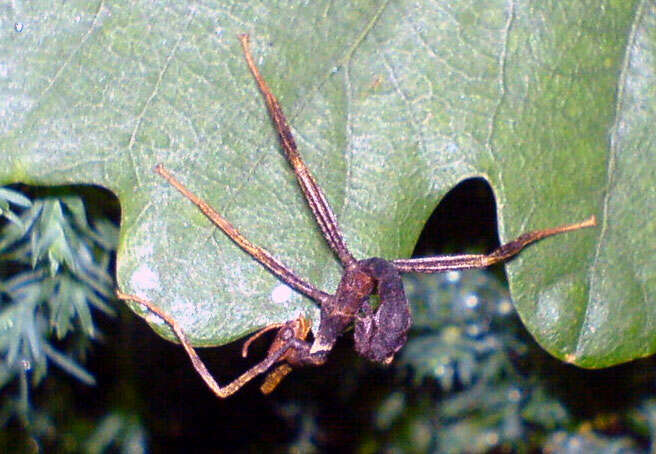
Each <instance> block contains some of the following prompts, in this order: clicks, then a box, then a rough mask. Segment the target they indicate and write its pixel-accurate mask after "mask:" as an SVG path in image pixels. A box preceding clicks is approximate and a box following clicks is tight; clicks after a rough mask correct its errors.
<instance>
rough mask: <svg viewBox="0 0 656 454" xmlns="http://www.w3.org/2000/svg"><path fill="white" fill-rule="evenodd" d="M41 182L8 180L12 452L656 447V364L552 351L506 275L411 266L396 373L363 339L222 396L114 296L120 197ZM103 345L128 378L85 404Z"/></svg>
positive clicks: (1, 235) (4, 364)
mask: <svg viewBox="0 0 656 454" xmlns="http://www.w3.org/2000/svg"><path fill="white" fill-rule="evenodd" d="M30 191H31V195H30V197H26V196H25V195H23V193H22V192H21V191H19V190H17V189H7V188H5V189H0V215H1V216H2V217H3V219H2V220H0V355H1V360H0V392H1V394H0V425H1V426H0V427H2V431H1V432H0V449H2V448H4V449H2V450H4V451H9V450H12V451H28V450H29V451H37V450H39V449H44V446H45V447H47V448H50V450H57V451H59V452H79V451H84V452H93V453H100V452H107V451H112V452H113V451H117V450H120V451H121V452H144V451H147V450H153V451H159V450H162V449H163V448H165V447H169V446H170V445H169V444H168V443H170V442H171V440H174V441H178V442H179V443H180V445H181V446H186V447H188V446H189V443H194V445H193V446H194V447H196V448H199V449H198V450H203V449H200V448H201V447H204V448H205V449H207V450H211V451H230V450H240V451H252V450H257V449H267V450H269V451H277V452H303V453H305V452H321V451H324V450H334V449H337V448H341V449H348V450H349V451H355V452H360V453H377V452H386V453H396V452H399V453H402V452H410V453H428V452H444V453H460V452H470V453H483V452H534V451H539V450H541V451H544V452H553V453H556V452H558V453H577V452H603V453H634V452H635V453H638V452H656V450H655V449H656V445H654V443H655V441H654V440H656V392H655V390H654V381H655V380H656V368H655V367H654V364H655V363H654V360H643V361H641V362H636V363H633V364H631V365H625V366H619V367H616V368H613V369H609V370H608V371H599V372H589V371H582V370H580V369H576V368H574V367H571V366H568V365H565V364H563V363H561V362H559V361H557V360H555V359H553V358H551V357H549V356H548V355H547V354H546V353H544V352H543V351H542V350H541V349H540V348H539V347H538V346H537V345H535V343H534V342H533V340H532V339H531V338H530V337H529V336H528V335H527V334H526V331H525V330H524V328H523V327H522V325H521V323H520V321H519V320H518V318H517V316H516V315H515V312H514V310H513V306H512V302H511V300H510V297H509V295H508V291H507V289H506V287H505V285H504V284H503V283H502V282H501V280H499V279H498V277H497V274H495V273H494V272H489V271H468V272H450V273H445V274H440V275H409V276H406V277H405V282H406V291H407V293H408V296H409V298H410V301H411V304H412V308H413V316H414V320H415V324H414V327H413V330H412V332H411V335H410V338H409V341H408V344H407V345H406V347H405V348H404V349H403V350H402V351H401V352H400V354H399V355H398V356H397V359H396V361H395V362H394V364H393V366H392V367H390V368H388V369H381V368H379V367H376V366H373V365H371V364H369V363H367V362H366V361H363V360H361V359H360V358H357V357H356V356H355V354H354V353H353V351H352V348H351V347H350V346H349V345H348V338H349V337H350V336H349V335H347V336H345V338H346V339H347V340H346V341H344V342H341V343H340V344H341V345H342V346H341V347H338V349H337V350H336V351H335V352H334V353H333V355H332V356H331V360H330V361H329V362H328V364H327V365H326V366H325V367H322V368H320V369H312V368H310V369H304V370H299V371H295V372H294V375H293V376H292V377H290V378H288V379H287V380H286V381H285V383H284V384H283V386H282V387H281V389H280V390H278V391H277V392H276V393H274V395H273V396H271V397H263V396H261V395H260V394H259V393H258V392H257V387H256V386H253V387H250V388H249V389H245V390H243V392H240V393H239V396H235V398H233V399H228V400H226V401H218V400H216V399H214V398H213V397H212V396H211V394H210V393H209V391H207V390H206V389H205V388H204V385H203V384H202V382H201V381H200V379H199V378H198V377H196V376H195V374H194V372H193V369H192V367H191V365H189V364H188V360H187V358H186V357H185V356H184V353H183V352H181V349H180V348H179V346H176V345H174V344H169V343H167V342H165V341H162V340H160V339H159V338H157V337H156V336H155V335H151V334H152V333H150V332H149V331H147V330H148V328H147V327H146V325H145V324H143V323H140V324H139V322H138V321H136V322H133V321H134V320H136V319H137V318H136V317H134V316H133V315H132V314H131V313H129V311H127V310H126V309H125V308H124V307H122V306H120V305H115V304H114V301H113V298H112V291H113V287H114V281H113V277H112V274H111V273H112V268H113V254H114V251H115V249H116V241H117V237H118V232H117V228H116V221H115V220H116V218H117V213H116V212H117V211H118V208H117V207H115V212H114V213H113V214H111V215H110V214H108V213H107V212H106V211H107V210H104V211H103V209H99V208H98V207H103V206H105V205H107V203H108V198H111V195H109V194H108V193H106V192H102V191H100V190H95V189H92V188H85V189H82V190H77V191H74V190H73V189H70V188H69V189H62V188H50V189H43V190H36V189H31V190H30ZM111 203H113V204H116V202H115V199H111ZM497 271H498V270H497ZM116 313H118V314H119V315H121V314H127V315H126V317H118V319H124V320H121V328H120V333H122V334H121V336H123V339H122V341H115V339H112V342H105V343H103V342H102V341H103V337H102V333H101V332H100V331H101V330H100V329H99V327H98V320H100V321H102V319H103V317H104V315H101V314H106V315H109V316H112V317H114V316H115V314H116ZM105 318H107V317H105ZM112 320H116V318H114V319H112ZM126 320H127V321H126ZM128 323H137V324H139V326H140V328H139V329H142V330H145V331H141V332H136V331H134V329H133V328H129V327H128V328H126V324H128ZM135 326H136V325H135ZM144 332H146V333H148V335H146V334H144ZM115 336H116V335H115ZM149 339H150V340H149ZM153 339H154V340H153ZM98 341H99V342H100V343H101V344H102V345H103V346H104V347H103V348H106V349H107V353H105V355H104V356H103V357H102V358H100V359H98V361H100V362H102V363H103V364H106V363H116V364H112V367H114V368H115V369H116V371H115V372H114V373H115V374H116V375H118V377H119V378H118V379H116V380H115V381H116V382H117V383H114V384H113V386H114V387H115V390H114V391H112V392H110V393H109V395H110V398H109V399H98V400H93V399H88V400H87V401H83V402H79V399H78V396H79V394H80V388H79V387H77V388H75V387H73V386H72V385H71V383H73V382H75V381H78V382H82V383H85V384H87V385H92V384H94V382H95V380H94V376H93V375H92V373H90V372H89V371H87V370H86V369H85V368H84V367H83V365H82V364H84V363H85V362H86V361H87V359H88V356H89V353H90V351H91V350H95V348H94V347H95V346H96V345H98ZM154 342H155V343H157V344H156V346H155V347H153V345H155V344H154ZM144 344H145V345H146V346H144V347H143V349H144V350H145V351H147V352H148V353H146V356H144V353H143V352H142V353H141V356H138V355H139V352H138V351H135V350H138V349H139V348H140V347H139V346H140V345H144ZM127 345H129V346H127ZM126 346H127V347H126ZM162 348H164V349H169V350H167V351H171V352H175V353H174V354H170V355H169V354H162V353H159V351H161V349H162ZM158 349H159V350H158ZM229 349H230V347H228V348H227V349H224V350H222V351H219V352H218V353H216V355H217V357H221V358H222V357H224V356H225V357H227V359H226V360H224V361H225V362H226V364H228V365H225V364H223V365H222V366H218V365H217V361H216V358H215V361H214V362H213V364H214V367H213V369H215V370H217V374H218V375H219V376H220V377H226V376H230V375H231V373H232V372H230V371H229V370H227V369H228V368H229V367H230V364H229V363H231V362H232V361H233V360H234V358H232V357H231V356H230V353H229ZM217 350H221V349H217ZM226 352H228V353H226ZM204 354H205V355H208V354H209V355H210V356H211V352H208V353H204ZM173 356H177V357H178V358H179V363H175V362H174V363H170V362H169V361H171V358H172V357H173ZM120 358H127V359H124V360H121V359H120ZM153 364H156V365H157V367H153V366H152V365H153ZM50 366H55V367H54V368H52V367H50ZM233 367H235V368H236V369H235V371H233V372H234V374H236V373H239V372H241V371H242V370H243V369H242V365H241V364H237V365H235V366H233ZM55 370H59V371H60V372H56V373H55V372H53V371H55ZM135 371H141V373H142V374H143V375H141V376H140V375H139V373H138V372H135ZM93 373H94V374H95V373H96V372H95V371H93ZM98 373H106V371H99V372H98ZM177 373H182V374H186V375H184V377H182V378H180V376H177V375H176V374H177ZM234 374H233V375H234ZM144 377H147V379H144ZM591 377H592V378H591ZM221 381H223V380H221ZM591 383H592V384H591ZM192 387H197V388H196V391H194V392H195V393H196V394H191V395H192V396H194V397H189V396H190V394H188V392H189V391H188V388H192ZM251 388H252V389H251ZM598 390H602V391H601V392H598ZM94 393H95V394H107V391H106V390H105V389H102V386H98V387H97V388H92V389H91V391H90V394H91V395H94ZM33 394H39V395H40V399H38V400H35V399H32V398H31V396H32V395H33ZM198 396H201V397H198ZM76 400H77V401H76ZM143 401H146V402H149V403H150V404H152V406H151V407H149V408H145V407H144V406H143V404H142V403H143ZM155 404H157V405H160V406H159V407H158V406H157V405H155ZM184 405H187V406H188V409H187V410H185V411H186V413H185V412H184V411H183V410H180V408H183V407H184ZM267 409H269V413H267ZM169 413H171V414H172V415H169ZM199 414H204V415H206V416H205V417H203V418H198V415H199ZM276 418H277V419H276ZM252 426H256V427H252ZM282 428H285V429H284V430H283V429H282ZM247 429H248V430H247ZM241 432H243V434H242V433H241ZM254 434H255V435H254ZM205 436H207V437H208V438H207V439H204V438H203V437H205ZM212 437H214V438H212ZM208 440H212V441H208ZM148 445H150V446H148ZM171 450H175V449H174V448H171Z"/></svg>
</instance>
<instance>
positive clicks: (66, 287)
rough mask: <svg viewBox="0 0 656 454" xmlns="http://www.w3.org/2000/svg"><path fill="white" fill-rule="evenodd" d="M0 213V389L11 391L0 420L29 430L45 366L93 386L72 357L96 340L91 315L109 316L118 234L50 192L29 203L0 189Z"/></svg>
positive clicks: (75, 198) (66, 196)
mask: <svg viewBox="0 0 656 454" xmlns="http://www.w3.org/2000/svg"><path fill="white" fill-rule="evenodd" d="M0 213H1V214H2V216H4V218H6V220H7V221H6V222H4V223H2V225H1V226H0V356H1V357H2V361H1V362H0V389H2V388H7V387H9V385H10V384H13V383H16V382H17V383H18V389H19V392H18V393H17V394H15V395H13V396H11V395H9V396H8V397H6V398H5V401H4V402H3V405H4V409H3V419H4V420H8V419H9V418H10V417H11V416H18V417H19V418H20V420H21V421H22V422H23V424H24V425H25V426H26V427H27V428H32V429H35V428H36V427H37V426H38V425H35V424H34V422H35V421H36V419H38V411H33V409H32V408H31V406H30V402H29V394H30V393H29V389H30V388H31V387H33V386H36V385H38V384H39V383H40V382H41V380H42V379H43V378H44V377H45V376H46V374H47V371H48V367H49V366H50V365H55V366H57V367H59V368H60V369H62V370H64V371H65V372H67V373H68V374H70V375H71V376H73V377H75V378H76V379H78V380H80V381H82V382H84V383H87V384H90V385H91V384H94V382H95V381H94V378H93V376H92V375H91V374H90V373H89V372H87V371H86V370H85V369H84V368H83V367H82V366H81V365H80V364H79V363H78V361H77V360H76V358H75V356H76V355H75V354H74V353H77V356H80V354H83V353H84V350H85V347H86V346H87V345H88V341H89V339H93V338H95V337H96V336H97V335H98V332H97V330H96V327H95V325H94V322H93V315H92V314H93V310H94V309H97V310H100V311H102V312H104V313H106V314H110V315H111V314H113V313H114V311H113V309H112V308H111V305H110V303H109V301H110V299H111V298H112V288H113V279H112V277H111V275H110V274H109V272H108V270H109V264H110V260H111V254H112V252H113V251H114V250H115V244H116V239H117V233H118V232H117V229H116V226H115V225H114V224H113V223H112V222H110V221H109V220H108V219H106V218H98V219H95V220H94V222H93V225H92V224H91V223H90V222H89V220H88V218H87V214H86V211H85V206H84V202H83V200H82V198H81V197H80V196H79V195H75V194H72V193H66V192H62V191H56V190H53V191H52V193H51V194H48V193H45V194H44V195H43V196H41V197H38V198H35V199H34V200H30V199H29V198H27V197H26V196H24V195H23V194H21V193H20V192H18V191H16V190H13V189H8V188H2V189H0ZM73 332H75V333H76V336H71V334H72V333H73ZM3 394H4V395H5V396H7V395H8V394H10V393H7V392H4V393H3Z"/></svg>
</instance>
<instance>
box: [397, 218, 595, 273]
mask: <svg viewBox="0 0 656 454" xmlns="http://www.w3.org/2000/svg"><path fill="white" fill-rule="evenodd" d="M595 225H597V221H596V218H595V217H594V216H591V217H590V218H588V219H586V220H585V221H583V222H577V223H575V224H568V225H563V226H560V227H555V228H550V229H544V230H535V231H533V232H529V233H525V234H523V235H521V236H519V237H518V238H516V239H515V240H513V241H510V242H508V243H506V244H502V245H501V246H499V247H498V248H496V249H495V250H494V251H492V252H491V253H489V254H462V255H443V256H436V257H425V258H415V259H397V260H392V264H393V265H394V266H395V267H396V269H398V270H399V271H400V272H402V273H440V272H444V271H453V270H466V269H470V268H485V267H488V266H490V265H494V264H495V263H499V262H504V261H506V260H508V259H509V258H511V257H513V256H515V255H517V254H518V253H519V251H521V250H522V249H524V248H525V247H526V246H528V245H529V244H531V243H534V242H536V241H538V240H541V239H543V238H546V237H548V236H552V235H557V234H559V233H564V232H571V231H572V230H579V229H583V228H586V227H593V226H595Z"/></svg>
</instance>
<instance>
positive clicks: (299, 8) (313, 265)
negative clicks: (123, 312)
mask: <svg viewBox="0 0 656 454" xmlns="http://www.w3.org/2000/svg"><path fill="white" fill-rule="evenodd" d="M0 14H1V15H2V21H1V23H2V29H1V30H0V55H2V56H3V57H2V59H1V60H0V78H1V79H2V82H1V83H0V99H2V103H1V104H0V147H1V148H0V149H1V150H2V153H0V182H2V183H10V182H19V181H20V182H25V183H29V184H46V185H55V184H69V183H89V184H98V185H102V186H105V187H107V188H109V189H111V190H112V191H114V192H115V193H116V194H117V195H118V197H119V199H120V201H121V208H122V224H121V237H120V249H119V255H118V261H117V262H118V267H117V273H118V280H119V285H120V287H121V288H122V289H123V290H124V291H126V292H133V293H137V294H139V295H141V296H143V297H147V298H149V299H151V300H153V301H155V302H157V304H159V305H160V306H161V307H162V308H163V309H164V310H166V311H168V312H169V313H171V314H172V315H173V316H174V317H176V318H177V319H178V320H179V321H180V322H181V323H182V325H183V327H184V329H185V330H186V331H187V333H188V334H189V335H190V337H191V338H192V340H193V341H194V343H196V344H197V345H218V344H223V343H226V342H229V341H230V340H233V339H236V338H239V337H241V336H243V335H245V334H246V333H248V332H251V331H253V330H255V329H257V328H259V327H262V326H264V325H266V324H268V323H273V322H280V321H285V320H288V319H291V318H293V317H296V315H297V314H298V313H299V312H305V313H308V314H311V315H312V316H313V317H315V320H316V307H315V306H314V305H313V304H312V302H310V301H308V300H306V299H303V298H302V297H300V296H299V295H296V294H292V295H291V296H290V297H289V298H285V292H279V291H278V289H279V286H280V285H281V284H280V282H279V281H277V280H276V279H275V278H274V277H273V276H271V275H270V274H269V273H267V272H266V271H265V270H263V268H262V267H261V266H259V265H258V264H257V263H256V262H255V261H254V260H252V259H251V258H250V257H248V256H247V255H246V254H245V253H244V252H242V251H241V250H239V249H238V248H237V247H236V246H235V245H234V244H233V243H231V242H230V241H229V240H228V239H227V238H226V237H225V235H223V234H222V233H221V232H219V231H217V229H216V228H214V227H213V226H212V225H211V224H210V222H209V221H208V220H207V219H206V218H205V217H204V216H203V215H202V214H201V213H200V212H199V211H198V210H197V209H195V208H194V207H193V206H191V204H190V203H189V202H188V201H186V200H184V199H183V198H182V197H181V195H180V194H179V193H177V192H176V191H174V190H173V189H172V188H171V187H169V186H167V184H165V182H164V181H163V180H162V179H161V178H159V177H158V176H157V175H155V174H154V173H153V172H152V168H153V167H154V165H155V164H156V163H163V164H164V165H165V166H166V167H167V168H169V169H170V170H171V172H173V173H174V174H175V175H177V176H178V177H179V178H180V179H181V180H182V181H184V182H185V183H186V184H187V185H188V186H189V187H190V188H191V189H192V190H194V191H195V192H197V193H198V194H199V195H201V196H202V197H204V198H205V199H206V200H207V201H208V202H209V203H211V204H212V205H213V206H214V207H215V208H216V209H218V210H219V211H220V212H221V213H222V214H223V215H224V216H225V217H226V218H227V219H228V220H229V221H230V222H231V223H233V224H234V225H235V226H236V227H238V228H239V229H240V230H241V231H242V233H243V234H244V235H245V236H246V237H247V238H249V239H250V240H251V241H253V242H254V243H256V244H258V245H261V246H263V247H264V248H266V249H267V250H269V251H270V252H271V253H272V254H274V255H275V256H276V257H278V258H279V259H280V260H282V262H283V263H285V264H287V265H288V266H289V267H290V268H292V269H293V270H295V271H296V272H297V273H298V274H299V275H300V276H302V277H303V278H305V279H307V280H309V281H310V282H312V283H314V284H315V285H317V286H318V287H320V288H322V289H324V290H326V291H331V292H332V291H334V289H335V287H336V284H337V282H338V280H339V276H340V269H339V266H338V264H337V262H336V260H335V258H334V257H333V256H332V255H331V253H330V251H329V249H328V248H327V246H326V245H325V242H324V241H323V239H322V237H321V235H320V232H319V230H318V228H317V227H316V225H315V223H314V221H313V219H312V217H311V214H310V211H309V209H308V208H307V207H306V205H305V203H304V200H303V198H302V194H301V192H300V190H299V188H298V187H297V185H296V182H295V180H294V177H293V174H292V172H291V170H290V169H289V167H288V165H287V163H286V162H285V160H284V158H283V156H282V154H281V152H280V148H279V144H278V142H277V138H276V136H275V133H274V129H273V127H272V125H271V122H270V119H269V118H268V116H267V113H266V109H265V107H264V104H263V101H262V99H261V96H260V94H259V92H258V91H257V88H256V86H255V84H254V82H253V80H252V78H251V77H250V75H249V73H248V71H247V68H246V65H245V63H244V61H243V57H242V55H241V52H240V49H239V44H238V41H237V39H236V35H237V34H238V33H242V32H247V33H250V34H251V37H252V41H253V51H254V54H255V57H256V60H257V62H258V64H259V65H260V66H261V71H262V73H263V74H264V76H265V78H266V79H267V81H268V82H269V84H270V85H271V87H272V89H273V91H274V93H276V94H277V95H278V97H279V99H280V101H281V103H282V105H283V107H284V109H285V111H286V113H287V116H288V118H289V120H290V123H291V124H292V126H293V129H294V133H295V135H296V138H297V142H298V144H299V148H300V151H301V153H302V155H303V156H304V158H305V159H306V161H307V162H308V164H309V166H310V168H311V169H312V171H313V172H314V174H315V176H316V179H317V180H318V182H319V183H320V184H321V185H322V187H323V188H324V190H325V192H326V194H327V198H328V200H329V201H330V203H331V204H332V206H333V209H334V210H335V212H336V214H337V216H338V218H339V221H340V223H341V226H342V229H343V231H344V233H345V237H346V241H347V243H348V244H349V246H350V248H351V249H352V251H353V252H354V254H355V255H356V256H357V257H360V258H364V257H368V256H381V257H385V258H396V257H407V256H408V255H409V254H410V253H411V251H412V249H413V246H414V244H415V242H416V239H417V237H418V235H419V233H420V232H421V229H422V227H423V225H424V223H425V221H426V219H427V218H428V216H429V215H430V214H431V212H432V211H433V209H434V208H435V206H436V205H437V204H438V203H439V201H440V199H441V198H442V196H443V195H444V194H445V193H446V192H447V191H448V190H449V189H451V188H452V187H454V186H455V185H456V184H457V183H458V182H460V181H462V180H463V179H466V178H470V177H476V176H480V177H483V178H485V179H486V180H487V181H488V182H489V183H490V185H491V186H492V188H493V191H494V194H495V197H496V201H497V208H498V215H499V230H500V235H501V237H502V240H509V239H511V238H513V237H515V236H517V235H518V234H520V233H522V232H523V231H526V230H532V229H536V228H544V227H549V226H555V225H559V224H564V223H569V222H574V221H579V220H582V219H585V218H587V217H588V216H590V215H592V214H595V215H597V217H598V219H599V221H600V225H599V227H598V228H596V229H589V230H586V231H581V232H575V233H570V234H567V235H564V236H560V237H558V238H551V239H548V240H545V241H542V242H541V243H540V244H538V245H535V246H533V247H531V248H530V249H529V250H527V251H525V252H524V253H522V254H521V256H520V257H518V258H517V259H516V260H514V261H513V262H512V263H511V264H510V265H509V266H508V276H509V281H510V285H511V291H512V294H513V297H514V300H515V302H516V305H517V309H518V311H519V313H520V315H521V317H522V319H523V321H524V323H525V324H526V325H527V327H528V328H529V330H530V331H531V332H532V334H533V335H534V336H535V338H536V339H537V340H538V342H540V344H542V345H543V346H544V347H545V348H546V349H547V350H548V351H550V352H551V353H552V354H554V355H556V356H558V357H560V358H563V359H565V360H567V361H570V362H573V363H576V364H578V365H581V366H585V367H602V366H607V365H611V364H616V363H618V362H622V361H627V360H630V359H633V358H636V357H640V356H644V355H647V354H650V353H652V352H653V351H654V349H655V348H656V334H655V333H656V330H655V329H654V322H655V321H656V305H655V304H653V303H654V297H653V295H654V294H655V293H656V292H655V291H656V288H655V287H656V279H655V275H656V265H655V261H654V253H655V252H656V235H655V233H656V220H655V217H654V216H653V213H654V212H656V191H655V190H654V180H655V178H654V176H655V173H656V170H655V169H656V145H655V141H654V134H653V125H654V124H655V110H656V102H655V99H656V88H654V87H656V83H655V77H654V68H655V67H656V60H655V49H656V6H655V5H654V3H653V2H650V1H635V0H634V1H626V0H622V1H619V0H606V1H599V2H592V3H591V4H588V3H585V2H580V1H575V0H569V1H559V2H529V1H527V0H517V1H505V2H502V1H492V0H481V1H462V2H449V1H432V2H431V1H422V2H404V1H394V2H393V1H382V2H381V1H375V2H374V1H356V2H307V3H306V2H266V3H260V2H251V1H248V2H235V3H232V2H216V1H210V2H199V3H191V2H190V3H187V2H174V1H170V2H166V1H162V2H144V1H142V2H97V3H92V2H83V1H78V2H75V1H68V2H58V3H57V4H56V5H53V4H52V3H51V2H38V1H35V2H29V3H20V4H12V5H10V6H7V7H5V8H4V9H2V10H1V11H0ZM281 294H282V295H283V296H282V297H280V295H281ZM151 321H153V322H154V320H151ZM315 323H316V322H315ZM155 324H156V323H155ZM156 328H157V327H156ZM157 329H158V330H159V331H162V332H164V331H166V330H165V329H164V328H161V327H159V328H157ZM169 336H170V333H169Z"/></svg>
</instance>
